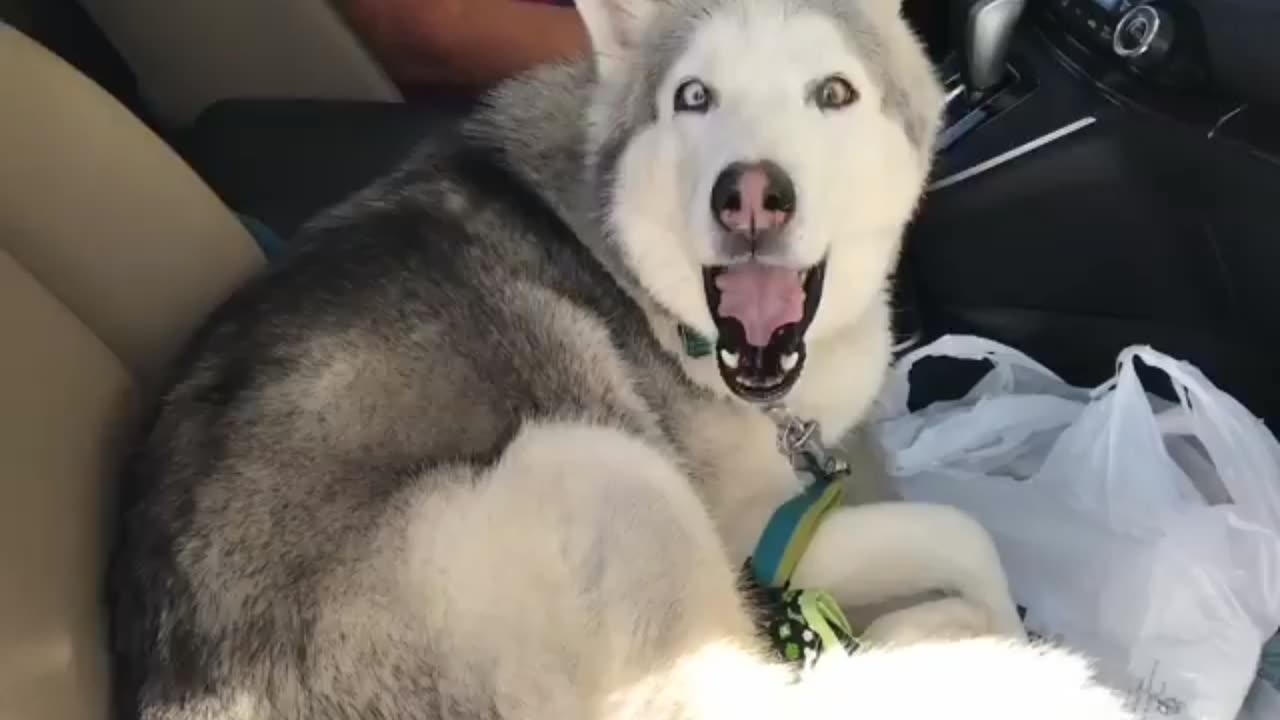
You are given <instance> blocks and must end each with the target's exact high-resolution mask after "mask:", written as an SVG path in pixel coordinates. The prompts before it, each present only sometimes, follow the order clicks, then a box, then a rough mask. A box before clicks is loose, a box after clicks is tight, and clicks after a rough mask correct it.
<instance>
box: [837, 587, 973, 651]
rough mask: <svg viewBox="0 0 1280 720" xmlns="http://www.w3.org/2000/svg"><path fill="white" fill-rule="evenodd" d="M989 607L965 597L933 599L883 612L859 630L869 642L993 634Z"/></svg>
mask: <svg viewBox="0 0 1280 720" xmlns="http://www.w3.org/2000/svg"><path fill="white" fill-rule="evenodd" d="M991 625H992V623H991V618H990V615H989V614H988V613H987V611H986V609H985V608H983V607H980V606H979V605H976V604H974V603H973V602H971V601H969V600H966V599H965V598H959V597H949V598H942V599H941V600H930V601H927V602H923V603H920V604H918V605H912V606H910V607H905V608H902V609H900V610H894V611H893V612H890V613H887V614H884V615H881V616H880V617H878V618H876V619H875V620H874V621H872V622H871V624H869V625H868V626H867V628H866V629H865V630H863V631H862V632H860V633H859V634H858V639H859V640H860V641H862V642H864V643H866V644H867V645H870V646H877V645H910V644H913V643H918V642H925V641H936V640H962V639H967V638H974V637H981V636H984V635H990V634H992V627H991Z"/></svg>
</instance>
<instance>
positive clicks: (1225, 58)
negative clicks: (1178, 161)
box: [1036, 0, 1280, 106]
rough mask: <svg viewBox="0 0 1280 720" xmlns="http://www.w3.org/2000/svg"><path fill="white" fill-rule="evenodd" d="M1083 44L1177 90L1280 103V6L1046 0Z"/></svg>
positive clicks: (1268, 2)
mask: <svg viewBox="0 0 1280 720" xmlns="http://www.w3.org/2000/svg"><path fill="white" fill-rule="evenodd" d="M1036 4H1038V5H1039V6H1040V12H1041V14H1042V15H1048V16H1051V17H1052V18H1053V19H1054V20H1055V21H1056V22H1057V23H1059V24H1060V25H1061V27H1062V28H1064V29H1065V31H1066V33H1067V34H1069V35H1070V36H1071V37H1072V38H1073V39H1074V40H1075V41H1076V42H1078V43H1080V44H1081V45H1083V46H1085V47H1087V48H1088V49H1090V50H1091V51H1092V52H1094V53H1096V54H1098V55H1099V56H1105V57H1108V58H1109V59H1111V60H1112V61H1113V62H1116V63H1119V64H1120V65H1122V66H1124V67H1126V68H1128V69H1129V70H1130V71H1132V72H1133V73H1134V74H1136V75H1138V76H1140V77H1142V78H1143V80H1144V81H1146V82H1148V83H1151V84H1155V85H1159V86H1163V87H1165V88H1166V89H1167V90H1169V91H1173V92H1181V93H1189V94H1199V95H1213V96H1218V97H1221V98H1223V99H1224V100H1229V101H1238V102H1240V103H1243V102H1254V103H1262V104H1273V105H1277V106H1280V43H1277V42H1276V41H1275V39H1276V38H1280V2H1275V0H1038V2H1036Z"/></svg>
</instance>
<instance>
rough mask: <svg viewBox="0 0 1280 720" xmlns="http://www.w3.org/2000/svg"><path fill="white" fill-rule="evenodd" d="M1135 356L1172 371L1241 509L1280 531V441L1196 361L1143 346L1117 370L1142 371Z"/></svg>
mask: <svg viewBox="0 0 1280 720" xmlns="http://www.w3.org/2000/svg"><path fill="white" fill-rule="evenodd" d="M1134 358H1140V359H1141V360H1142V361H1143V363H1145V364H1147V365H1149V366H1151V367H1153V368H1156V369H1158V370H1160V371H1161V372H1163V373H1164V374H1165V375H1166V376H1168V378H1169V381H1170V382H1171V383H1172V385H1173V388H1174V392H1175V393H1176V394H1177V396H1178V403H1179V405H1181V406H1182V408H1183V410H1184V411H1185V412H1186V414H1187V417H1188V418H1189V421H1190V422H1189V424H1190V430H1191V431H1192V434H1194V436H1195V437H1196V438H1197V439H1198V440H1199V441H1200V442H1201V444H1203V445H1204V448H1205V451H1206V452H1207V453H1208V455H1209V461H1210V462H1212V463H1213V465H1214V467H1215V468H1216V469H1217V471H1218V475H1219V477H1220V479H1221V480H1222V484H1223V486H1224V487H1225V488H1226V490H1227V492H1228V493H1230V495H1231V497H1232V499H1233V500H1234V502H1235V505H1236V510H1237V511H1238V512H1239V514H1240V515H1241V516H1244V517H1248V518H1250V519H1251V520H1253V521H1254V522H1257V523H1260V524H1262V525H1264V526H1266V527H1267V528H1269V529H1271V530H1273V531H1275V532H1280V441H1277V440H1276V438H1275V436H1274V435H1272V434H1271V432H1270V431H1269V430H1268V429H1267V427H1266V425H1264V424H1263V422H1262V421H1261V420H1260V419H1258V417H1257V416H1255V415H1254V414H1253V413H1251V412H1250V411H1249V410H1248V408H1246V407H1244V405H1242V404H1240V402H1239V401H1238V400H1236V399H1235V398H1233V397H1231V396H1230V395H1228V394H1227V393H1225V392H1222V391H1221V390H1219V389H1218V388H1217V387H1215V386H1214V384H1213V383H1212V382H1211V381H1210V380H1209V379H1208V378H1207V377H1206V376H1205V375H1204V373H1203V372H1201V371H1200V370H1199V369H1198V368H1196V367H1195V366H1194V365H1191V364H1189V363H1186V362H1183V361H1181V360H1177V359H1174V358H1172V357H1169V356H1168V355H1165V354H1163V353H1161V352H1158V351H1157V350H1155V349H1153V348H1151V347H1150V346H1146V345H1137V346H1133V347H1129V348H1126V349H1125V350H1124V351H1122V352H1121V353H1120V356H1119V358H1118V359H1117V361H1116V362H1117V366H1118V368H1119V371H1120V372H1119V373H1117V374H1121V373H1125V372H1133V373H1135V374H1136V372H1137V369H1136V367H1134V364H1133V360H1134Z"/></svg>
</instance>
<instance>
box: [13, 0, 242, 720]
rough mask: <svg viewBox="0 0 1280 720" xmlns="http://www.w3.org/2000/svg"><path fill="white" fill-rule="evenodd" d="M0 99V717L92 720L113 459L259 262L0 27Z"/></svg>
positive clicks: (178, 167) (126, 118)
mask: <svg viewBox="0 0 1280 720" xmlns="http://www.w3.org/2000/svg"><path fill="white" fill-rule="evenodd" d="M149 4H150V5H151V6H152V7H153V8H154V7H157V5H156V4H155V3H149ZM0 97H3V98H5V109H4V111H3V112H0V337H3V340H0V717H2V718H23V719H24V720H89V719H91V718H105V717H108V715H109V712H108V706H109V703H108V697H107V693H108V690H109V683H108V682H107V679H108V660H107V656H106V647H105V644H104V640H105V637H106V628H105V618H104V613H103V608H102V606H101V602H102V601H101V598H102V592H101V589H100V588H101V576H102V571H103V567H104V561H105V554H106V549H107V547H108V544H109V543H108V538H109V537H110V536H109V534H108V533H109V531H110V527H109V526H108V522H109V518H110V516H111V515H110V511H111V509H112V507H113V505H112V497H113V492H112V484H113V481H114V479H115V473H116V467H117V464H118V460H119V458H120V454H121V451H122V442H123V440H124V439H125V438H126V436H127V433H128V432H129V431H130V430H131V428H132V425H133V423H134V422H135V421H136V420H137V419H138V416H139V413H140V411H141V410H142V409H143V408H142V407H141V399H142V398H145V397H147V396H148V390H149V389H150V388H153V387H154V386H155V385H156V384H157V383H158V382H159V381H160V379H161V376H162V375H163V373H164V372H165V367H166V366H167V364H168V363H169V361H170V359H171V358H172V356H173V355H174V354H175V352H176V351H177V349H178V348H179V347H180V346H181V344H182V343H183V342H184V341H185V340H186V338H187V337H188V335H189V334H190V333H191V331H192V330H193V329H194V327H195V325H196V324H198V323H199V322H200V320H201V318H202V317H204V316H205V314H207V313H208V312H209V311H210V310H211V309H212V308H213V307H214V306H215V305H216V304H218V303H219V302H220V301H221V300H222V299H223V298H225V297H226V296H227V295H228V294H229V293H230V292H231V291H232V290H233V289H234V288H236V287H237V286H238V285H239V284H241V283H242V282H243V281H244V280H245V279H246V278H248V277H250V276H251V275H252V274H253V273H255V272H256V271H257V270H258V269H259V268H261V267H262V265H263V264H264V259H263V256H262V253H261V252H260V251H259V249H258V246H257V245H256V244H255V241H254V239H253V237H252V236H251V235H250V234H249V232H247V231H246V229H245V226H244V225H242V224H241V223H240V222H239V221H238V219H237V217H236V216H235V215H234V214H233V213H232V212H230V211H229V210H228V209H227V208H226V207H225V206H224V205H223V204H222V202H221V201H220V200H219V199H218V198H217V196H216V195H215V194H214V193H213V192H212V191H211V190H210V189H209V188H208V187H206V185H205V184H204V183H203V182H202V181H201V180H200V179H199V178H198V176H197V175H196V174H195V173H194V172H193V171H192V170H191V169H190V168H189V167H188V166H187V165H186V164H185V163H184V162H183V161H182V160H181V159H180V158H179V157H178V156H177V155H176V154H175V153H174V152H173V151H172V150H170V148H169V147H168V146H167V145H165V143H164V142H163V141H162V140H160V139H159V138H158V137H157V136H155V135H153V134H152V133H151V131H150V130H148V129H147V128H146V127H145V126H143V125H142V124H141V123H140V122H139V121H138V120H137V119H136V118H135V117H133V116H132V115H130V114H129V112H128V111H127V110H125V109H124V107H122V106H121V105H120V104H119V103H117V102H116V101H115V100H114V99H112V98H111V97H110V96H109V95H107V94H106V93H105V92H104V91H102V90H101V89H99V88H98V87H97V86H96V85H94V84H93V83H91V82H90V81H89V80H87V79H86V78H85V77H83V76H82V75H80V74H79V73H77V72H76V71H75V70H73V69H72V68H71V67H70V66H69V65H67V64H66V63H65V62H63V61H62V60H60V59H58V58H57V57H55V56H54V55H52V54H51V53H49V52H47V51H46V50H44V49H43V48H42V47H41V46H39V45H37V44H36V43H34V42H33V41H31V40H30V39H29V38H27V37H26V36H25V35H23V34H21V33H19V32H18V31H17V30H14V29H11V28H6V27H5V26H3V25H0Z"/></svg>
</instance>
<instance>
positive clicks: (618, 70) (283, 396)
mask: <svg viewBox="0 0 1280 720" xmlns="http://www.w3.org/2000/svg"><path fill="white" fill-rule="evenodd" d="M578 6H579V9H580V11H581V13H582V16H583V18H584V19H585V21H586V25H587V28H588V30H589V33H590V37H591V40H592V44H593V47H594V53H593V54H592V57H591V58H588V59H584V60H583V61H582V62H581V63H579V64H576V65H568V66H564V67H548V68H544V69H541V70H538V71H536V72H533V73H531V74H529V75H528V76H525V77H521V78H517V79H514V80H512V81H511V82H509V83H507V84H506V85H504V86H502V87H501V88H499V89H497V90H496V91H495V92H494V93H493V94H492V95H491V96H490V97H489V99H488V100H487V103H486V108H485V109H484V110H483V111H481V112H479V113H478V114H477V115H476V116H475V117H473V118H472V119H470V120H469V121H467V122H466V123H465V125H464V126H463V127H461V128H460V129H459V130H458V131H457V132H455V133H452V134H449V135H447V136H445V137H441V138H437V139H435V140H433V141H431V142H430V143H429V144H428V145H427V146H425V147H423V148H422V149H421V151H420V152H419V153H418V154H417V155H416V156H415V157H414V158H413V160H412V161H411V162H409V163H407V164H406V165H405V166H404V167H403V168H402V169H400V170H398V171H397V172H395V173H394V174H393V175H392V176H391V177H389V178H388V179H386V180H384V181H382V182H379V183H378V184H376V185H375V186H374V187H372V188H370V189H369V190H367V191H365V192H363V193H361V194H359V195H358V196H356V197H355V198H353V199H351V200H350V201H348V202H346V203H344V204H343V205H341V206H339V207H337V208H335V209H333V210H332V211H330V212H327V213H326V214H324V215H323V216H322V217H320V218H319V219H317V220H316V221H315V222H313V223H312V224H311V225H310V226H309V228H308V229H307V230H306V231H304V233H303V237H301V238H300V239H299V246H298V247H299V249H298V250H297V251H296V252H295V253H294V254H293V255H292V256H291V257H290V258H289V259H288V260H287V261H286V262H285V263H284V264H283V265H282V266H281V267H280V268H279V269H277V270H274V271H272V272H271V273H269V274H267V275H266V276H264V277H262V278H259V279H258V280H256V281H254V282H253V283H251V284H250V285H249V286H248V287H246V288H244V289H242V290H241V291H240V292H238V293H237V294H236V295H235V296H234V297H233V298H232V299H230V300H229V301H228V302H227V303H226V304H225V305H224V306H223V307H221V308H220V309H219V310H218V311H217V312H216V313H215V314H214V315H213V317H212V318H211V319H210V320H209V321H208V322H207V323H206V325H205V326H204V327H203V328H202V330H201V331H200V332H199V333H197V336H196V337H195V338H194V339H193V341H192V345H191V349H190V353H189V354H188V356H187V357H186V358H185V359H184V360H183V361H181V362H180V363H179V364H178V367H177V368H176V378H175V380H174V382H173V384H172V385H171V387H170V388H169V389H168V391H167V392H166V393H165V394H164V397H163V399H162V402H161V403H160V407H159V409H158V412H157V415H156V417H155V418H154V420H153V422H152V423H150V424H149V426H148V428H147V431H146V433H145V438H144V440H143V441H142V443H141V445H140V448H139V450H138V452H137V453H136V455H135V456H134V457H133V459H132V460H131V462H130V464H129V468H128V472H127V473H126V475H127V477H126V480H125V483H126V484H125V488H124V503H125V507H124V511H123V512H124V515H123V519H122V523H121V535H120V538H119V544H118V547H117V552H116V555H115V557H114V560H113V566H112V573H111V582H110V596H111V602H112V605H113V619H114V622H113V647H114V650H115V654H116V658H117V670H118V679H119V688H118V690H119V693H118V697H119V699H120V703H121V707H120V710H121V717H122V718H123V717H131V716H135V715H141V717H143V718H146V719H147V720H196V719H200V720H205V719H213V718H227V719H231V718H237V719H238V718H342V719H345V718H440V719H443V718H458V719H460V720H482V719H483V720H489V719H498V718H510V719H513V720H514V719H517V718H518V719H520V720H579V719H582V720H589V719H609V720H614V719H618V720H621V719H624V718H637V719H639V718H644V719H645V720H660V719H664V718H666V719H675V718H681V719H685V718H687V719H698V718H726V719H728V718H733V719H734V720H741V719H742V718H762V719H763V718H768V719H770V720H774V719H776V718H780V717H823V718H883V719H888V718H972V717H983V718H991V719H1003V718H1007V719H1009V720H1013V719H1014V718H1017V719H1018V720H1024V719H1025V718H1029V717H1036V718H1064V719H1065V718H1078V719H1081V720H1083V719H1085V718H1088V719H1090V720H1108V719H1110V718H1120V717H1124V716H1125V715H1124V713H1123V711H1122V710H1121V709H1120V706H1119V705H1118V704H1117V701H1116V700H1115V698H1114V697H1113V695H1112V694H1111V693H1110V692H1108V691H1107V690H1104V689H1102V688H1101V687H1100V686H1099V685H1097V684H1095V683H1094V681H1093V679H1092V676H1091V673H1090V670H1089V668H1088V667H1087V665H1086V664H1085V662H1084V661H1082V660H1080V659H1078V658H1075V657H1073V656H1071V655H1068V654H1065V653H1063V652H1061V651H1057V650H1052V649H1049V648H1045V647H1036V646H1033V645H1030V644H1028V643H1027V642H1026V641H1025V640H1024V639H1021V638H1020V636H1019V634H1020V629H1019V627H1018V618H1017V615H1016V612H1015V609H1014V608H1013V607H1012V604H1011V602H1010V600H1009V597H1008V591H1007V587H1006V582H1005V579H1004V577H1003V574H1002V572H1001V570H1000V566H999V562H998V559H997V558H996V556H995V553H994V551H993V549H992V545H991V543H990V541H989V539H988V538H987V536H986V535H984V534H983V532H982V531H981V530H980V529H979V528H977V527H976V526H975V525H974V524H973V523H972V522H971V521H969V520H967V519H966V518H964V517H963V516H961V515H959V514H957V513H954V512H951V511H949V510H946V509H943V508H938V507H928V506H917V505H909V504H905V503H902V504H885V505H872V506H861V507H841V508H837V509H836V510H833V511H832V512H831V514H830V515H829V516H828V517H827V519H826V520H825V521H824V522H823V523H822V524H821V525H820V526H819V527H818V528H817V530H816V533H815V534H814V536H813V538H812V541H811V544H810V546H809V548H808V550H807V552H806V553H805V554H804V555H803V557H802V558H801V559H800V561H799V564H798V566H797V567H796V568H795V573H794V575H793V577H792V579H793V581H794V583H795V584H796V585H797V586H799V587H820V588H822V589H824V590H826V591H829V592H830V593H831V595H832V596H833V597H834V598H835V599H836V600H837V601H838V602H839V603H840V604H841V605H842V606H848V607H855V606H859V605H863V604H868V603H874V602H878V601H881V600H884V599H886V598H889V597H891V596H895V595H908V594H911V593H918V592H921V591H930V590H941V591H944V593H946V594H947V595H946V596H944V597H943V598H942V599H939V600H936V601H933V602H931V603H927V604H924V605H920V606H915V607H909V608H906V609H903V610H899V611H897V612H895V613H891V614H889V615H887V616H885V617H884V618H882V619H881V620H879V621H877V622H876V623H874V624H872V625H871V627H869V628H866V633H865V634H864V638H865V639H867V640H868V648H867V649H866V650H864V651H861V652H857V653H854V654H847V653H827V654H824V655H823V657H822V658H821V659H820V660H819V661H818V662H817V664H816V665H812V666H808V667H806V668H804V669H802V670H800V669H796V668H795V667H794V666H792V665H790V664H787V663H784V662H783V661H782V660H780V659H777V658H776V657H775V656H774V655H773V654H771V652H770V651H769V650H768V649H767V648H766V644H765V643H764V642H763V641H762V639H761V637H760V632H759V631H758V625H757V622H756V617H755V614H754V611H753V607H752V606H751V604H750V601H749V599H748V598H747V596H746V594H744V592H742V591H741V589H740V584H739V575H738V571H739V568H740V567H742V566H743V564H744V561H745V560H746V559H747V557H748V555H749V554H750V553H751V552H752V548H753V546H754V544H755V542H756V540H757V538H758V537H759V536H760V534H761V531H762V529H763V528H764V527H765V523H766V521H767V520H768V519H769V517H770V516H771V514H772V513H773V512H774V510H775V509H777V508H778V506H779V505H780V504H781V503H783V502H784V501H786V500H788V499H789V498H791V497H793V496H795V495H796V494H797V493H799V492H800V491H801V490H802V485H801V482H800V480H799V479H798V478H797V475H796V473H795V472H794V470H793V468H792V467H791V465H790V463H789V462H788V460H787V458H785V457H783V455H782V454H781V453H779V452H778V451H777V449H776V439H777V437H776V436H777V428H776V426H775V423H774V421H773V420H772V419H771V418H770V417H769V415H768V414H767V413H766V412H765V410H764V409H763V408H764V406H765V405H768V404H779V403H781V404H783V405H785V407H786V408H787V410H788V411H789V412H791V413H793V414H794V415H795V416H797V417H800V418H805V419H813V420H816V421H818V422H819V423H820V428H821V432H822V434H823V438H824V439H825V441H827V442H831V441H834V440H835V439H837V438H839V437H840V436H841V435H842V434H844V433H845V432H846V431H847V430H848V429H849V428H850V427H851V426H852V425H853V424H854V423H855V422H856V421H858V419H859V418H860V417H861V416H862V415H863V414H864V412H865V411H866V409H867V408H868V406H869V404H870V403H871V401H872V399H873V396H874V395H875V394H876V392H877V390H878V388H879V385H880V382H881V378H882V375H883V374H884V372H885V370H886V367H887V365H888V362H889V359H890V358H889V343H890V332H889V314H888V311H887V308H886V300H885V286H886V277H887V276H888V275H889V273H890V271H891V268H892V266H893V264H894V261H895V258H896V256H897V253H898V247H899V241H900V236H901V233H902V231H903V227H904V225H905V223H906V222H907V221H908V219H909V217H910V215H911V214H912V212H913V211H914V207H915V205H916V202H917V199H918V197H919V195H920V193H921V188H922V185H923V182H924V178H925V175H926V172H927V169H928V167H929V163H930V155H931V152H932V145H933V135H934V133H935V130H936V125H937V116H938V114H939V110H940V107H941V97H940V90H939V88H938V86H937V84H936V81H935V79H934V77H933V76H932V74H931V71H930V67H929V65H928V63H927V61H926V58H925V55H924V54H923V52H922V50H921V48H920V46H919V45H918V43H917V41H916V40H915V38H914V36H913V35H912V33H911V32H910V30H909V29H908V27H907V25H906V24H905V23H904V22H903V21H902V20H901V19H900V17H899V9H898V7H897V0H669V1H661V0H580V2H579V4H578ZM934 634H939V635H950V636H951V637H953V638H957V639H953V640H950V641H947V642H943V641H941V640H933V639H928V637H929V636H931V635H934ZM963 636H969V637H963ZM975 636H976V637H975ZM916 641H918V642H916Z"/></svg>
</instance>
